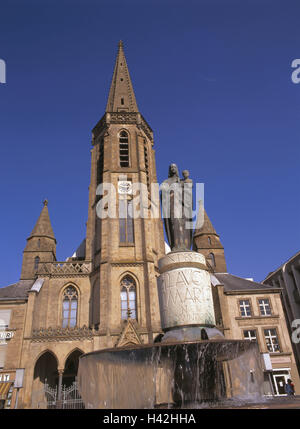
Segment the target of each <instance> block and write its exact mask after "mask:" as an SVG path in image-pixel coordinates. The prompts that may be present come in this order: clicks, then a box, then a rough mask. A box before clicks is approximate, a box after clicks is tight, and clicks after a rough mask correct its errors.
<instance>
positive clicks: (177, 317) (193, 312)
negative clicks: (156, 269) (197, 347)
mask: <svg viewBox="0 0 300 429" xmlns="http://www.w3.org/2000/svg"><path fill="white" fill-rule="evenodd" d="M158 289H159V299H160V309H161V319H162V324H163V328H169V327H174V326H178V325H189V324H204V325H215V316H214V308H213V300H212V293H211V284H210V276H209V274H208V273H207V271H204V270H200V269H196V268H178V269H175V270H171V271H169V272H166V273H163V274H162V275H160V276H159V278H158Z"/></svg>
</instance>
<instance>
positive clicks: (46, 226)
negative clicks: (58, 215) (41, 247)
mask: <svg viewBox="0 0 300 429" xmlns="http://www.w3.org/2000/svg"><path fill="white" fill-rule="evenodd" d="M32 237H48V238H52V239H54V240H55V236H54V232H53V229H52V225H51V222H50V217H49V211H48V200H45V201H44V207H43V209H42V211H41V214H40V216H39V218H38V220H37V222H36V224H35V227H34V228H33V230H32V232H31V234H30V237H29V238H32ZM55 241H56V240H55Z"/></svg>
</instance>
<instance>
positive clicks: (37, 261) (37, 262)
mask: <svg viewBox="0 0 300 429" xmlns="http://www.w3.org/2000/svg"><path fill="white" fill-rule="evenodd" d="M39 263H40V258H39V257H38V256H37V257H36V258H34V271H37V269H38V266H39Z"/></svg>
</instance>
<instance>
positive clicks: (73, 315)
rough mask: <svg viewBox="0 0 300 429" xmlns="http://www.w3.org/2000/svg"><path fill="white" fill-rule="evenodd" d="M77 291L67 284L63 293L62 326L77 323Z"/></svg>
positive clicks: (67, 326)
mask: <svg viewBox="0 0 300 429" xmlns="http://www.w3.org/2000/svg"><path fill="white" fill-rule="evenodd" d="M77 307H78V293H77V290H76V289H75V288H74V287H73V286H68V287H66V289H65V290H64V294H63V315H62V316H63V317H62V319H63V320H62V327H63V328H74V326H76V324H77Z"/></svg>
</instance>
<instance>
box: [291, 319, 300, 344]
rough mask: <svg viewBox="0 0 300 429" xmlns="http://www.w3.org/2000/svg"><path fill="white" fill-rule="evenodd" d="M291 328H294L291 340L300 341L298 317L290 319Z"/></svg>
mask: <svg viewBox="0 0 300 429" xmlns="http://www.w3.org/2000/svg"><path fill="white" fill-rule="evenodd" d="M292 328H296V329H295V330H294V331H293V333H292V342H293V343H294V344H299V343H300V319H295V320H293V321H292Z"/></svg>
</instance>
